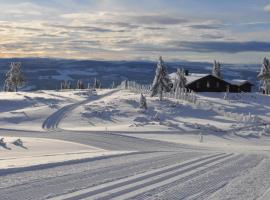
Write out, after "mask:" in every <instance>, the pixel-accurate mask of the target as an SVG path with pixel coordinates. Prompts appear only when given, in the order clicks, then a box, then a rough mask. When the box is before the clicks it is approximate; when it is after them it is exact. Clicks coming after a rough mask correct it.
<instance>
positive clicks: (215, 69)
mask: <svg viewBox="0 0 270 200" xmlns="http://www.w3.org/2000/svg"><path fill="white" fill-rule="evenodd" d="M212 75H213V76H216V77H218V78H222V76H221V65H220V63H219V62H217V61H214V64H213V70H212Z"/></svg>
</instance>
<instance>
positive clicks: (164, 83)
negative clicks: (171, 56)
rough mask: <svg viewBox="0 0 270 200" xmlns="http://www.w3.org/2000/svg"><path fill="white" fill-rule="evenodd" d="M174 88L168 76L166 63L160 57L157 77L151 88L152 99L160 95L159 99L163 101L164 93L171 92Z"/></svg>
mask: <svg viewBox="0 0 270 200" xmlns="http://www.w3.org/2000/svg"><path fill="white" fill-rule="evenodd" d="M172 87H173V84H172V81H171V80H170V78H169V76H168V73H167V69H166V66H165V63H164V61H163V60H162V57H161V56H160V57H159V60H158V64H157V69H156V76H155V78H154V81H153V84H152V88H151V97H153V96H155V95H157V94H158V95H159V99H160V100H162V94H163V92H170V91H171V89H172Z"/></svg>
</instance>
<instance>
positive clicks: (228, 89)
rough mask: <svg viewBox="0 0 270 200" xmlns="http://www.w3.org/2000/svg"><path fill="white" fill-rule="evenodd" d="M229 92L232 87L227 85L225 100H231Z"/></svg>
mask: <svg viewBox="0 0 270 200" xmlns="http://www.w3.org/2000/svg"><path fill="white" fill-rule="evenodd" d="M229 93H230V87H229V86H227V87H226V92H225V94H224V97H223V99H224V100H229Z"/></svg>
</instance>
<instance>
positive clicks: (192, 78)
mask: <svg viewBox="0 0 270 200" xmlns="http://www.w3.org/2000/svg"><path fill="white" fill-rule="evenodd" d="M208 75H210V74H200V73H190V74H189V75H188V76H185V77H186V79H187V83H186V84H190V83H192V82H194V81H196V80H199V79H201V78H203V77H205V76H208ZM169 76H170V77H171V79H172V80H174V79H176V76H177V74H176V72H174V73H171V74H170V75H169Z"/></svg>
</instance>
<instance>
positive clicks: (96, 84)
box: [93, 78, 101, 89]
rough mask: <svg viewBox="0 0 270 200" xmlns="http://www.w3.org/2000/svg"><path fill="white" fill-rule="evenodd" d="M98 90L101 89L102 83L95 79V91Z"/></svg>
mask: <svg viewBox="0 0 270 200" xmlns="http://www.w3.org/2000/svg"><path fill="white" fill-rule="evenodd" d="M96 88H101V81H100V80H98V79H96V78H95V80H94V85H93V89H96Z"/></svg>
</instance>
